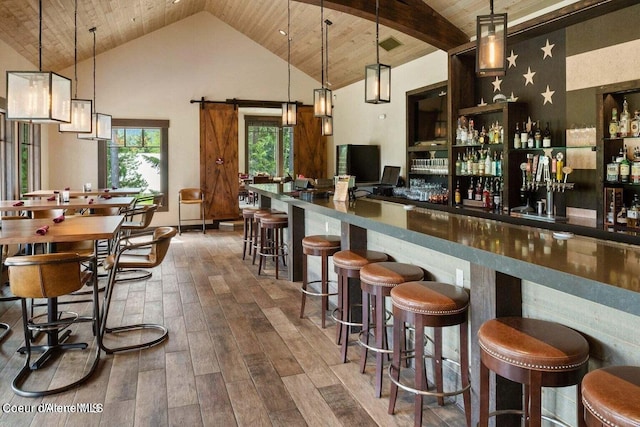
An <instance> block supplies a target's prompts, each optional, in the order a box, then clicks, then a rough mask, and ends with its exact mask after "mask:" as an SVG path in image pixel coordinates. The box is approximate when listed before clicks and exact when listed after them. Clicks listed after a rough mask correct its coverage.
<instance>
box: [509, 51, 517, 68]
mask: <svg viewBox="0 0 640 427" xmlns="http://www.w3.org/2000/svg"><path fill="white" fill-rule="evenodd" d="M516 59H518V55H516V54H514V53H513V50H511V55H509V56H507V61H509V67H507V68H511V67H516Z"/></svg>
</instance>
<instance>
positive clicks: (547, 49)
mask: <svg viewBox="0 0 640 427" xmlns="http://www.w3.org/2000/svg"><path fill="white" fill-rule="evenodd" d="M554 47H555V44H549V39H547V44H545V45H544V46H543V47H541V48H540V49H542V51H543V52H544V55H543V56H542V59H545V58H546V57H547V56H548V57H549V58H553V54H552V53H551V49H553V48H554Z"/></svg>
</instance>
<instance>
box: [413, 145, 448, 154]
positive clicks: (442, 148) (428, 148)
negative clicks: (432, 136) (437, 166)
mask: <svg viewBox="0 0 640 427" xmlns="http://www.w3.org/2000/svg"><path fill="white" fill-rule="evenodd" d="M448 149H449V146H448V145H446V144H434V145H412V146H409V147H407V151H409V152H413V153H422V152H429V151H447V150H448Z"/></svg>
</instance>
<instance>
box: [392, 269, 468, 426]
mask: <svg viewBox="0 0 640 427" xmlns="http://www.w3.org/2000/svg"><path fill="white" fill-rule="evenodd" d="M391 302H392V304H393V360H392V362H391V364H390V365H389V379H390V380H391V391H390V395H389V414H393V413H394V410H395V405H396V399H397V397H398V388H401V389H403V390H405V391H408V392H410V393H413V394H414V395H415V396H414V423H415V425H416V426H420V425H422V401H423V396H436V397H437V398H438V404H439V405H444V399H443V398H444V397H447V396H455V395H458V394H462V395H463V398H464V408H465V415H466V419H467V426H470V425H471V383H470V382H469V348H468V337H469V332H468V322H467V319H468V312H469V294H468V292H467V291H466V290H465V289H464V288H460V287H457V286H453V285H449V284H446V283H438V282H427V281H418V282H407V283H402V284H400V285H398V286H396V287H394V288H393V289H391ZM405 324H413V325H414V326H415V347H414V350H413V355H409V352H408V351H407V349H406V348H403V345H402V343H404V342H406V340H405V339H404V338H405V336H404V333H405V330H406V329H405ZM447 326H459V329H460V340H459V349H460V350H459V351H460V362H459V365H460V377H461V387H460V388H459V389H457V390H453V391H447V392H445V391H444V386H443V376H442V362H443V361H444V360H449V359H445V358H444V357H443V355H442V328H443V327H447ZM425 327H431V328H434V329H433V331H434V337H433V343H434V352H433V355H431V356H432V359H433V371H434V376H435V384H436V391H430V390H428V386H427V379H426V375H425V373H426V370H425V363H424V359H425V354H424V353H425V352H424V349H425V339H424V328H425ZM403 354H407V356H406V358H414V359H415V375H414V381H413V385H408V384H407V383H406V381H405V382H404V383H403V381H402V380H401V379H400V370H401V367H402V361H403V358H402V355H403Z"/></svg>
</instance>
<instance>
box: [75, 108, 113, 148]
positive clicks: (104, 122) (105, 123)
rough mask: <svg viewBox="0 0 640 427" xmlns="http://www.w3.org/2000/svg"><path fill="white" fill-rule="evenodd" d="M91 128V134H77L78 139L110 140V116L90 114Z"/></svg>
mask: <svg viewBox="0 0 640 427" xmlns="http://www.w3.org/2000/svg"><path fill="white" fill-rule="evenodd" d="M91 128H92V131H91V133H82V134H78V139H91V140H95V141H99V140H108V139H111V116H110V115H109V114H102V113H94V114H92V116H91Z"/></svg>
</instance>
